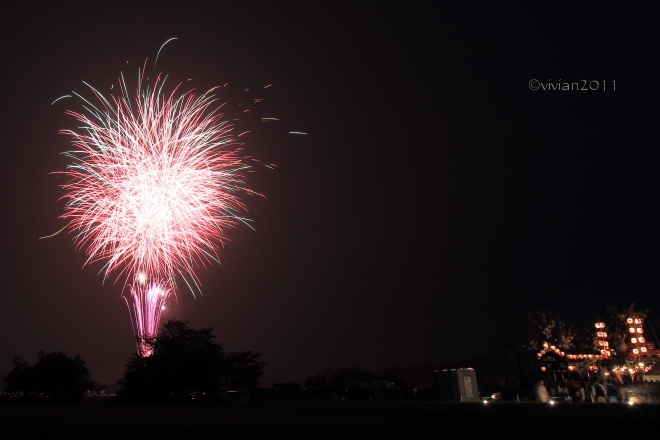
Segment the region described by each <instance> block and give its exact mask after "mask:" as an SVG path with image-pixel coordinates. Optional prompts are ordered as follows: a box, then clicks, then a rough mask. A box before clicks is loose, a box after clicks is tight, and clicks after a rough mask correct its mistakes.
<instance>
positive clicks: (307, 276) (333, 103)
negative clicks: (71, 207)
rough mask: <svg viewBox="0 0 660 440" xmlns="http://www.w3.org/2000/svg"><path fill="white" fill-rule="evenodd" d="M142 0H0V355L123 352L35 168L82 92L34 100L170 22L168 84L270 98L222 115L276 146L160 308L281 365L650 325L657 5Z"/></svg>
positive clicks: (656, 240) (494, 346)
mask: <svg viewBox="0 0 660 440" xmlns="http://www.w3.org/2000/svg"><path fill="white" fill-rule="evenodd" d="M137 3H140V4H142V3H141V2H132V3H130V5H131V6H122V5H120V4H119V3H117V2H112V3H107V4H103V5H96V4H95V6H77V4H74V3H71V2H61V4H60V5H59V6H55V5H52V4H47V5H44V6H27V5H21V6H17V5H18V3H16V4H15V5H14V6H12V7H7V6H5V7H4V8H5V9H3V12H2V19H1V22H0V24H1V28H0V32H2V38H1V39H0V47H1V52H0V54H1V55H2V66H3V67H2V81H1V82H0V84H1V87H2V94H1V95H0V100H1V101H0V102H1V103H2V105H1V106H0V109H1V111H2V117H1V118H0V121H2V130H1V132H0V133H1V135H0V136H1V138H0V140H1V141H2V143H1V148H2V156H0V157H1V158H2V160H1V161H0V163H1V165H2V172H1V173H0V178H1V179H2V180H1V182H2V193H1V196H2V212H3V215H2V217H1V222H2V235H0V249H1V256H2V260H1V264H0V270H1V277H0V279H1V280H2V282H1V284H0V292H1V294H0V374H5V373H6V372H7V371H8V370H9V368H10V367H11V357H12V356H20V357H23V358H26V359H28V360H30V361H34V360H35V359H36V357H35V355H36V352H37V350H46V351H53V350H59V351H64V352H65V353H67V354H69V355H73V354H81V355H82V356H83V358H84V359H86V360H87V363H88V367H89V369H90V371H91V374H92V377H93V379H95V380H98V381H102V382H106V383H113V382H114V381H116V380H117V379H119V377H120V376H121V375H122V373H123V369H124V364H125V362H126V359H127V357H128V356H129V354H130V353H131V352H132V351H134V350H135V343H134V340H133V333H132V330H131V325H130V320H129V316H128V313H127V309H126V304H125V303H124V301H123V299H122V298H121V291H122V284H121V283H116V284H113V280H114V279H111V280H109V281H106V283H105V284H103V277H102V276H101V275H98V272H99V270H100V269H101V265H100V264H94V265H92V266H90V267H85V268H83V264H84V262H85V255H84V253H83V252H81V251H77V250H76V249H75V246H74V244H73V242H72V239H71V238H72V237H71V235H66V234H59V235H57V236H55V237H53V238H50V239H46V240H39V239H38V237H41V236H44V235H48V234H52V233H53V232H55V231H57V230H59V229H60V228H62V227H63V226H64V224H65V223H64V221H63V220H60V219H59V218H58V216H59V215H61V214H62V213H63V210H64V202H62V201H58V199H59V197H61V196H62V195H63V190H62V189H61V188H60V187H59V186H58V185H60V184H61V183H62V182H63V178H62V177H60V178H58V177H56V176H55V175H52V174H50V173H52V172H53V171H58V170H62V169H64V167H65V166H66V164H67V163H68V160H67V159H66V158H65V157H64V156H62V155H61V153H62V152H63V151H65V150H67V149H69V147H70V144H69V140H68V139H67V138H66V137H65V136H62V135H59V134H58V131H59V130H60V129H73V128H75V127H76V122H75V121H74V120H73V119H72V118H71V117H68V116H66V115H65V114H64V111H65V110H67V109H69V108H71V109H74V110H81V102H80V101H79V100H74V99H69V100H63V101H60V102H58V103H56V104H55V105H52V106H51V102H52V101H53V100H55V99H56V98H57V97H59V96H62V95H65V94H70V92H71V91H73V90H75V91H78V92H86V91H85V86H84V85H83V84H82V82H81V81H83V80H84V81H86V82H88V83H90V84H92V85H93V86H95V87H97V88H99V89H100V90H101V91H103V92H104V93H105V92H107V93H111V92H112V91H111V90H110V85H111V84H115V88H114V90H113V91H116V84H117V79H118V77H119V73H120V72H122V71H123V72H124V74H125V75H126V76H127V78H129V79H130V78H135V77H137V69H138V68H139V67H141V66H142V65H143V63H144V60H145V59H147V58H149V63H150V66H153V62H152V61H153V60H154V58H155V55H156V52H157V51H158V48H159V47H160V46H161V45H162V44H163V43H164V42H165V41H166V40H167V39H169V38H172V37H177V38H178V40H175V41H172V42H170V43H169V44H168V45H166V46H165V48H164V49H163V51H162V52H161V54H160V56H159V60H158V66H157V71H159V72H161V71H162V72H165V73H169V74H170V77H169V78H168V83H167V84H169V86H170V87H172V86H173V85H175V84H178V83H179V82H185V84H184V86H185V87H190V88H196V89H197V90H198V91H206V90H208V89H209V88H211V87H214V86H217V85H223V84H225V83H229V85H228V86H227V87H226V88H224V89H223V91H222V92H221V93H220V94H219V99H220V100H221V101H222V102H226V103H227V104H226V112H225V114H226V115H227V117H230V118H234V117H241V116H238V115H240V114H242V109H244V107H242V106H246V105H247V103H249V101H250V100H251V99H253V98H263V99H264V101H263V102H261V103H259V104H250V108H251V109H252V112H251V116H250V117H246V118H243V119H242V120H241V121H237V122H236V127H237V128H236V130H240V131H244V130H250V131H251V132H250V134H249V135H246V136H245V137H243V138H241V139H244V140H245V152H246V154H250V155H252V156H254V157H256V158H258V159H260V160H262V161H263V162H264V163H275V164H277V165H278V168H277V169H276V170H274V171H273V170H269V169H267V168H265V167H257V168H255V170H256V171H257V172H256V173H252V174H250V176H249V179H250V180H249V183H250V185H251V187H252V188H254V189H255V190H256V191H259V192H261V193H263V194H264V195H265V196H266V198H265V199H261V198H258V197H251V198H249V199H248V200H246V203H247V204H248V206H249V209H250V216H251V218H252V219H254V221H255V222H254V226H255V228H256V230H255V231H252V230H250V229H249V228H247V227H238V228H236V229H235V230H233V231H231V232H232V233H231V237H230V238H231V242H229V243H227V245H226V246H225V248H224V249H222V251H221V253H220V257H221V261H222V265H217V264H216V265H214V266H212V267H210V268H207V269H205V270H200V271H199V276H200V279H201V281H202V283H203V296H201V297H200V296H198V297H197V298H193V296H192V294H191V293H190V292H189V291H187V290H185V289H184V288H181V289H180V290H179V292H178V303H177V302H172V303H170V304H169V307H168V310H167V312H166V313H165V315H164V319H168V318H172V317H176V318H178V319H183V320H189V321H190V323H191V325H192V326H194V327H214V328H215V330H216V334H217V336H218V340H219V341H220V342H222V343H223V344H225V348H226V349H228V350H255V351H260V352H263V353H264V360H265V361H266V362H268V365H269V368H272V369H277V370H279V371H280V372H281V373H282V376H283V379H284V380H293V381H299V380H303V379H304V377H305V376H306V375H308V374H315V373H317V372H318V371H321V370H323V368H325V367H329V366H335V367H341V366H350V365H355V366H359V367H363V368H370V369H374V370H379V369H382V368H384V367H386V366H388V365H391V364H399V365H408V364H410V363H413V362H438V361H441V360H447V359H454V360H459V359H469V358H472V357H474V356H498V355H500V353H501V347H502V346H501V344H502V341H507V342H513V341H518V342H522V337H523V335H524V333H525V332H526V331H527V330H529V329H530V324H529V320H528V316H530V315H532V314H534V313H535V312H536V311H537V310H552V311H553V312H556V313H558V314H559V315H560V316H562V317H563V318H564V319H565V320H566V321H568V322H573V323H575V324H579V325H589V326H590V325H591V323H592V322H593V320H594V319H596V318H598V317H602V316H606V313H605V309H606V308H607V307H608V306H611V305H617V306H627V305H628V304H630V303H631V302H634V303H636V304H637V305H638V307H640V308H642V309H644V308H648V309H650V310H651V315H650V317H651V322H652V323H653V324H654V325H655V326H656V327H658V328H660V320H659V318H660V300H659V299H658V287H659V285H660V283H659V281H660V280H659V279H658V275H659V274H660V272H659V259H658V246H659V245H660V237H659V234H658V224H659V223H660V219H659V218H658V209H657V202H658V195H659V190H660V185H659V182H660V177H659V176H658V173H657V170H658V168H659V165H660V157H659V149H658V146H659V144H658V139H657V132H658V130H657V127H658V120H659V119H658V93H657V90H658V81H659V80H658V61H657V60H658V56H657V55H658V45H657V42H658V39H657V35H656V32H657V20H656V19H657V11H656V10H642V9H640V10H626V11H625V13H624V11H621V10H619V9H611V10H609V9H608V8H607V7H606V6H604V5H602V4H601V5H600V6H598V7H597V8H594V9H591V10H580V9H578V8H573V9H570V10H566V9H561V8H558V7H550V6H548V7H547V9H539V10H531V9H525V8H523V7H521V6H513V5H510V6H508V7H501V6H497V7H496V6H486V7H470V6H466V5H461V6H442V5H441V4H439V3H433V5H434V7H433V8H431V7H430V6H428V7H427V6H424V5H422V4H419V3H418V4H416V6H407V5H404V3H405V2H399V3H398V4H396V5H393V6H383V5H382V4H381V5H379V6H378V7H373V8H368V7H356V6H347V5H343V6H340V5H339V3H330V2H329V3H328V4H327V6H319V5H318V4H316V2H301V3H300V4H297V5H295V6H286V7H285V6H280V5H279V3H280V2H269V3H265V4H264V3H259V4H257V3H249V2H235V5H234V6H231V5H223V6H220V5H219V2H218V4H216V3H210V4H202V3H199V2H198V3H196V4H197V6H191V5H189V4H184V3H180V4H178V5H174V3H171V2H161V3H153V4H145V5H143V6H136V4H137ZM429 3H431V2H429ZM127 61H128V64H127ZM150 69H151V70H149V71H148V72H151V74H153V73H154V70H153V69H152V68H150ZM147 76H148V75H147ZM188 78H192V80H191V81H187V80H188ZM534 79H537V80H538V81H539V84H547V83H549V82H551V83H553V84H556V83H558V82H561V83H578V84H579V86H580V87H582V86H583V84H584V83H583V80H585V81H586V83H587V88H588V87H589V83H590V82H591V81H598V83H597V84H598V86H599V89H598V90H595V91H593V90H591V91H580V90H572V91H570V90H569V91H558V90H545V91H544V90H537V91H532V90H530V87H529V84H530V81H531V80H534ZM603 81H605V87H606V90H604V91H603V90H602V89H603ZM614 81H615V82H616V86H615V85H614ZM268 84H273V86H272V87H269V88H268V89H264V88H263V87H264V86H266V85H268ZM594 84H596V83H592V87H594ZM614 87H616V90H613V89H614ZM245 89H249V90H248V91H247V92H245ZM87 95H88V96H89V94H88V93H87ZM239 104H241V105H242V106H240V105H239ZM259 117H276V118H279V119H280V120H279V121H277V122H268V123H262V122H259ZM240 131H238V132H240ZM290 131H302V132H306V133H308V135H307V136H304V135H291V134H289V132H290Z"/></svg>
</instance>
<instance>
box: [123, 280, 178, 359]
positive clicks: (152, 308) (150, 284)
mask: <svg viewBox="0 0 660 440" xmlns="http://www.w3.org/2000/svg"><path fill="white" fill-rule="evenodd" d="M128 288H129V295H128V296H126V295H125V296H124V299H125V300H126V305H127V306H128V312H129V313H130V315H131V321H132V323H133V332H134V333H135V335H136V337H137V339H138V342H137V343H138V350H139V351H140V353H141V354H142V355H143V356H150V355H151V354H152V353H151V348H150V346H149V345H148V344H146V343H145V338H152V337H154V336H156V334H158V327H159V326H160V317H161V313H162V311H163V310H165V303H166V302H167V299H168V298H169V296H170V295H171V294H172V292H173V291H174V288H173V286H172V285H170V283H168V282H167V281H165V280H150V279H148V278H147V276H146V275H145V274H142V273H139V274H137V276H136V277H135V280H134V281H133V284H131V285H129V286H128Z"/></svg>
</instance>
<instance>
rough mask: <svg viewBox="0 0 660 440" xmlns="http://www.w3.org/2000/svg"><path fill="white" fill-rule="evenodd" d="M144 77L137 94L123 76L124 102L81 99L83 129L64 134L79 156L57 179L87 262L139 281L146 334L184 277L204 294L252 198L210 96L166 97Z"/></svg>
mask: <svg viewBox="0 0 660 440" xmlns="http://www.w3.org/2000/svg"><path fill="white" fill-rule="evenodd" d="M139 78H140V79H139V81H138V85H137V89H136V92H135V93H134V94H131V93H129V92H128V89H127V87H126V83H125V81H124V79H123V76H122V77H121V80H120V82H119V91H120V92H119V93H118V94H117V95H111V96H110V97H109V98H106V97H105V96H103V95H102V94H101V93H100V92H98V91H97V90H96V89H94V88H93V87H91V86H89V85H88V87H89V88H90V90H91V91H92V92H93V94H94V96H95V99H94V100H87V99H85V98H83V97H82V96H81V95H78V94H76V95H77V96H78V97H80V98H81V99H82V100H83V101H84V106H83V107H84V109H85V111H84V112H81V113H78V112H74V111H67V114H69V115H71V116H73V117H74V118H76V119H77V120H78V121H79V122H80V123H82V127H80V128H79V129H78V131H73V130H64V131H62V133H64V134H66V135H68V136H70V137H72V138H73V145H74V147H75V149H74V150H72V151H68V152H66V153H65V155H67V156H68V157H69V158H71V159H72V160H73V163H72V164H71V165H69V166H68V168H67V169H66V171H62V172H60V174H64V175H66V176H67V177H68V178H69V181H68V183H66V184H65V185H63V187H64V189H65V191H66V193H65V195H64V197H63V198H64V199H65V200H66V202H67V203H66V208H65V213H64V214H63V215H62V218H64V219H66V220H67V221H68V229H69V231H70V232H73V233H74V234H75V235H74V241H75V243H76V245H77V247H78V248H81V249H84V250H85V252H86V254H87V256H88V259H87V261H86V263H85V264H90V263H93V262H97V261H102V262H104V263H105V264H104V266H103V269H102V272H104V276H105V277H108V276H110V275H111V274H114V276H115V277H116V279H119V278H122V279H124V280H126V282H128V280H131V279H132V280H133V284H132V285H131V286H130V288H129V291H130V294H129V295H128V296H127V298H130V301H129V310H130V311H131V315H132V317H133V321H134V326H135V327H136V333H137V335H136V336H138V337H144V336H153V335H154V334H155V332H156V331H157V329H158V322H159V320H160V310H161V308H162V306H163V304H164V302H165V301H166V300H167V298H168V297H169V296H170V294H171V293H173V292H174V291H175V286H176V282H177V279H179V280H183V281H185V283H186V284H187V285H188V287H189V288H190V290H191V291H193V293H194V291H195V290H199V280H198V278H197V276H196V275H195V270H197V269H198V268H199V267H205V266H206V265H207V264H209V263H211V261H217V260H218V250H219V248H220V247H221V246H222V245H223V243H224V241H225V240H226V230H227V228H231V227H234V226H235V225H236V224H237V223H239V222H243V223H247V222H248V220H247V219H246V218H244V217H243V216H241V213H243V212H245V210H246V209H245V205H244V204H243V202H242V201H241V199H240V197H239V196H240V195H241V192H242V193H243V194H245V193H246V192H249V193H251V192H252V191H250V190H249V189H247V188H245V185H244V174H243V173H244V172H245V171H246V170H247V169H248V168H249V166H248V165H246V164H245V163H244V162H243V161H242V158H241V156H240V154H239V152H240V149H239V148H238V143H237V142H236V140H235V137H234V136H233V135H232V133H231V132H232V126H231V124H229V123H228V122H226V121H225V120H223V115H222V114H221V113H220V107H221V106H218V105H216V99H215V98H214V96H213V95H212V93H213V89H212V90H210V91H209V92H206V93H204V94H202V95H201V96H197V95H196V94H195V93H194V91H188V92H179V89H180V88H181V85H179V86H177V87H176V88H175V89H174V91H172V92H171V93H170V94H165V93H164V92H163V86H164V80H161V77H160V76H158V78H157V79H156V80H155V82H154V84H153V86H145V81H144V78H143V76H141V75H139ZM141 277H146V278H144V279H143V280H142V281H140V280H141V279H142V278H141ZM157 290H158V291H159V292H161V293H163V292H164V293H163V294H160V293H159V294H158V295H156V296H154V294H153V292H156V291H157ZM131 302H132V305H131Z"/></svg>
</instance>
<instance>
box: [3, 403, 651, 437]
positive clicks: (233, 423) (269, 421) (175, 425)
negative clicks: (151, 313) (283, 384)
mask: <svg viewBox="0 0 660 440" xmlns="http://www.w3.org/2000/svg"><path fill="white" fill-rule="evenodd" d="M659 417H660V405H638V406H634V407H628V406H627V405H606V404H587V405H577V404H572V405H571V404H564V405H556V406H552V407H551V406H548V405H544V404H506V403H498V404H490V405H488V406H485V405H482V404H456V403H441V402H423V403H422V402H377V403H367V402H364V403H363V402H353V403H347V404H330V403H328V404H309V403H302V402H294V403H290V404H278V405H262V404H250V405H245V406H241V407H238V406H237V407H223V406H171V405H170V406H167V405H141V406H138V405H119V404H112V403H110V404H109V403H83V404H78V405H61V406H36V405H35V406H28V405H15V406H7V405H3V406H0V438H2V439H60V438H62V439H152V438H153V439H206V438H223V439H226V438H230V439H231V438H246V439H258V438H286V439H297V438H301V439H303V438H313V439H353V438H355V439H363V438H374V439H420V438H434V439H439V438H442V439H447V438H466V439H468V438H469V439H475V438H486V439H546V438H547V439H558V438H561V439H572V438H580V439H585V438H594V439H610V438H627V439H656V438H658V433H657V424H658V420H659Z"/></svg>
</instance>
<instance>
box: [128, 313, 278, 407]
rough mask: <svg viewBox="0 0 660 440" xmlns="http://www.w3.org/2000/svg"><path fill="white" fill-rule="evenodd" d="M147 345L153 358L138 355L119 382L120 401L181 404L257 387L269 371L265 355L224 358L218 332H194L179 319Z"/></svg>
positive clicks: (170, 323)
mask: <svg viewBox="0 0 660 440" xmlns="http://www.w3.org/2000/svg"><path fill="white" fill-rule="evenodd" d="M144 343H145V344H146V345H147V347H148V350H147V352H151V353H152V354H151V356H148V357H143V356H140V355H139V354H138V353H133V354H132V355H131V356H130V358H129V360H128V363H127V364H126V371H125V373H124V377H123V378H122V379H121V380H120V382H119V384H120V385H121V390H120V393H119V395H120V396H121V397H123V398H125V399H126V400H133V401H175V402H176V401H185V400H188V399H189V398H191V397H194V396H196V395H215V394H217V393H219V392H220V391H221V390H223V389H227V388H235V389H238V388H247V387H256V384H257V380H258V378H259V377H260V376H261V375H262V374H263V369H264V367H265V363H263V362H260V361H259V357H260V356H261V353H254V352H252V351H246V352H238V353H228V354H225V352H224V349H223V348H222V345H220V344H219V343H217V342H215V335H214V334H213V328H202V329H193V328H192V327H190V326H189V324H188V322H183V321H178V320H175V319H171V320H169V321H168V322H167V323H165V324H164V325H163V327H162V329H161V331H160V332H159V333H158V335H157V336H156V337H155V338H151V339H146V340H144Z"/></svg>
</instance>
